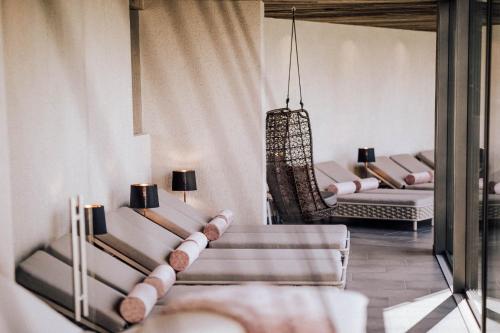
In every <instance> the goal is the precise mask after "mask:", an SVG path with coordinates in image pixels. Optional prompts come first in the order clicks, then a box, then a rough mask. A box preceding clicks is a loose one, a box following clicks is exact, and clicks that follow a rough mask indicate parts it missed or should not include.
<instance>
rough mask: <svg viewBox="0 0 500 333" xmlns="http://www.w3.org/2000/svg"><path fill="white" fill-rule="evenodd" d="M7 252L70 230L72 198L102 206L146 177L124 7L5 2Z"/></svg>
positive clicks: (106, 1)
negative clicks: (11, 245) (10, 234)
mask: <svg viewBox="0 0 500 333" xmlns="http://www.w3.org/2000/svg"><path fill="white" fill-rule="evenodd" d="M3 11H4V12H3V14H4V16H3V18H4V20H5V22H4V31H3V35H4V42H5V44H4V48H5V75H6V82H7V86H6V94H7V96H6V102H7V110H8V112H7V124H8V128H9V138H8V139H9V145H10V172H11V179H12V181H11V192H12V213H13V214H12V218H13V225H14V239H15V256H16V259H17V260H19V259H21V258H23V257H25V256H26V255H28V254H29V253H30V252H31V251H33V250H34V249H35V248H36V247H40V246H43V245H45V244H46V243H47V242H48V241H50V240H52V239H54V238H55V237H58V236H60V235H62V234H63V233H65V232H67V231H68V229H69V228H68V226H69V209H68V200H69V198H70V196H73V195H76V194H82V195H84V197H85V199H86V201H87V202H100V203H103V204H104V205H105V206H106V207H107V209H111V208H116V207H118V206H120V205H123V204H126V203H127V202H128V195H129V189H128V186H129V184H130V183H134V182H143V181H148V180H149V178H150V151H149V138H148V137H147V136H142V137H133V129H132V100H131V69H130V68H131V67H130V66H131V65H130V32H129V29H130V27H129V10H128V1H125V0H113V1H110V0H94V1H65V0H51V1H16V0H4V1H3Z"/></svg>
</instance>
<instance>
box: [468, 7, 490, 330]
mask: <svg viewBox="0 0 500 333" xmlns="http://www.w3.org/2000/svg"><path fill="white" fill-rule="evenodd" d="M469 15H470V20H469V75H468V76H469V78H468V81H469V93H468V95H469V96H468V116H467V132H468V133H467V134H468V142H467V223H466V224H467V225H466V233H467V238H466V262H465V264H466V292H467V295H468V299H469V304H470V305H471V307H472V309H473V311H474V313H475V314H476V318H477V319H478V321H480V320H481V308H482V295H483V287H482V277H483V276H482V259H483V252H484V251H483V246H482V244H483V239H484V237H483V217H482V212H483V210H484V208H483V199H482V193H483V189H484V187H485V186H484V169H485V163H484V162H485V161H484V154H485V153H484V152H485V150H484V146H485V134H486V133H485V126H484V124H485V107H486V103H485V98H486V95H487V89H486V88H487V81H486V70H487V32H488V29H487V19H486V18H487V6H486V3H485V2H484V1H480V0H473V1H471V2H470V9H469Z"/></svg>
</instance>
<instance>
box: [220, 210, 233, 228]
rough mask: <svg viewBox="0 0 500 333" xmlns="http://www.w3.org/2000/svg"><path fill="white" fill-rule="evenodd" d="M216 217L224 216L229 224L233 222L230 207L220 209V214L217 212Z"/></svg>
mask: <svg viewBox="0 0 500 333" xmlns="http://www.w3.org/2000/svg"><path fill="white" fill-rule="evenodd" d="M216 217H221V218H223V219H224V220H226V222H227V223H228V225H229V224H231V223H233V218H234V217H233V212H232V211H230V210H229V209H224V210H223V211H220V212H219V214H217V216H216Z"/></svg>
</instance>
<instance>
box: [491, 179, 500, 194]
mask: <svg viewBox="0 0 500 333" xmlns="http://www.w3.org/2000/svg"><path fill="white" fill-rule="evenodd" d="M488 189H489V192H490V193H491V194H500V183H495V182H490V184H489V186H488Z"/></svg>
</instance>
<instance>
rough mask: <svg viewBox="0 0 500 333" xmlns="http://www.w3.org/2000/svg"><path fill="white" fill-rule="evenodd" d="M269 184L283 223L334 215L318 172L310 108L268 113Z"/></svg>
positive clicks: (267, 150) (333, 206)
mask: <svg viewBox="0 0 500 333" xmlns="http://www.w3.org/2000/svg"><path fill="white" fill-rule="evenodd" d="M266 162H267V163H266V168H267V183H268V185H269V190H270V192H271V195H272V197H273V201H274V205H275V207H276V209H277V211H278V214H279V216H280V218H281V220H282V221H283V223H300V222H311V221H314V220H321V219H324V218H328V217H331V216H332V215H333V212H334V210H335V208H336V205H329V204H327V203H326V202H325V201H324V200H323V198H322V196H321V193H320V191H319V187H318V184H317V182H316V176H315V174H314V164H313V154H312V136H311V125H310V121H309V114H308V113H307V111H306V110H304V109H301V110H295V111H292V110H290V109H288V108H283V109H276V110H271V111H269V112H267V116H266Z"/></svg>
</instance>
